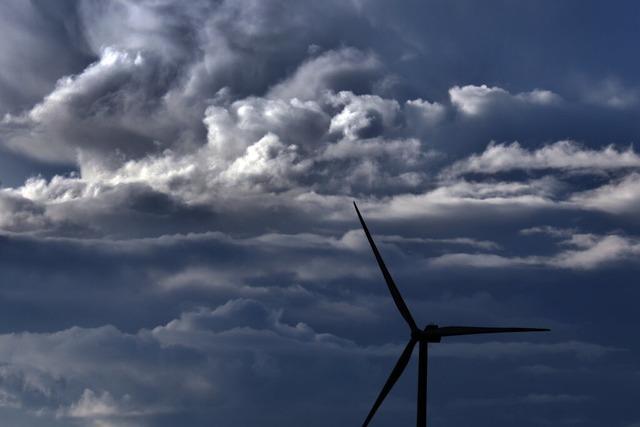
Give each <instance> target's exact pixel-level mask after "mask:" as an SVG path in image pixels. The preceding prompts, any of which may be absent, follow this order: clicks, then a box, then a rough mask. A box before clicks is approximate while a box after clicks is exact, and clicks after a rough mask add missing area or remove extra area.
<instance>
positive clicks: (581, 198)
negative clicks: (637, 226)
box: [571, 172, 640, 214]
mask: <svg viewBox="0 0 640 427" xmlns="http://www.w3.org/2000/svg"><path fill="white" fill-rule="evenodd" d="M571 202H573V203H575V204H576V205H578V206H581V207H583V208H587V209H594V210H599V211H604V212H609V213H612V214H634V213H637V212H638V211H640V174H638V173H636V172H633V173H630V174H629V175H627V176H625V177H624V178H622V179H621V180H619V181H617V182H612V183H609V184H605V185H603V186H601V187H598V188H596V189H594V190H588V191H583V192H581V193H576V194H574V195H573V196H572V197H571Z"/></svg>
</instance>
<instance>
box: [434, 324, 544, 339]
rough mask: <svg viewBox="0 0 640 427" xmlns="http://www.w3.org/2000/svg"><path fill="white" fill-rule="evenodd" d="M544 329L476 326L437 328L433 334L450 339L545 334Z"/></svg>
mask: <svg viewBox="0 0 640 427" xmlns="http://www.w3.org/2000/svg"><path fill="white" fill-rule="evenodd" d="M549 330H550V329H545V328H491V327H478V326H443V327H439V328H438V329H437V330H436V331H435V333H436V334H438V335H440V336H441V337H451V336H455V335H476V334H503V333H509V332H547V331H549Z"/></svg>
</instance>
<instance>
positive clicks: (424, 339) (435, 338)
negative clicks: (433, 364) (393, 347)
mask: <svg viewBox="0 0 640 427" xmlns="http://www.w3.org/2000/svg"><path fill="white" fill-rule="evenodd" d="M353 206H354V207H355V208H356V213H357V214H358V218H359V219H360V224H362V228H363V230H364V234H366V235H367V240H368V241H369V245H371V250H372V251H373V254H374V255H375V257H376V261H377V262H378V266H379V267H380V271H382V275H383V276H384V280H385V281H386V282H387V287H388V288H389V292H390V293H391V296H392V297H393V302H394V303H395V304H396V307H397V308H398V311H400V314H401V315H402V317H403V318H404V320H405V321H406V322H407V324H408V325H409V329H410V330H411V338H410V339H409V342H408V343H407V345H406V347H405V348H404V350H403V351H402V354H401V355H400V358H399V359H398V361H397V362H396V365H395V366H394V367H393V370H392V371H391V374H390V375H389V378H387V382H386V383H385V384H384V386H383V387H382V390H380V394H378V398H377V399H376V401H375V402H374V403H373V407H372V408H371V410H370V411H369V414H368V415H367V418H366V419H365V420H364V423H363V424H362V427H366V426H368V425H369V422H371V419H372V418H373V416H374V415H375V413H376V411H377V410H378V408H379V407H380V405H381V404H382V401H383V400H384V399H385V397H387V394H389V391H391V388H393V386H394V384H395V383H396V381H398V378H400V375H402V372H403V371H404V369H405V368H406V367H407V364H408V363H409V359H411V354H412V353H413V349H414V347H415V346H416V344H418V349H419V350H418V351H419V354H418V416H417V423H416V425H417V427H426V425H427V356H428V345H429V343H436V342H440V340H442V338H443V337H451V336H457V335H476V334H496V333H506V332H544V331H549V329H542V328H492V327H477V326H438V325H433V324H429V325H427V326H425V327H424V329H420V328H419V327H418V325H417V324H416V322H415V320H413V316H412V315H411V312H410V311H409V307H407V304H405V302H404V300H403V299H402V295H400V291H399V290H398V288H397V287H396V284H395V283H394V281H393V278H392V277H391V274H390V273H389V270H387V267H386V266H385V265H384V261H383V260H382V256H381V255H380V252H379V251H378V248H377V247H376V244H375V243H374V241H373V238H372V237H371V233H369V229H368V228H367V224H365V222H364V219H363V218H362V215H361V214H360V210H358V206H357V205H356V202H353Z"/></svg>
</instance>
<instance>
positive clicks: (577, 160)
mask: <svg viewBox="0 0 640 427" xmlns="http://www.w3.org/2000/svg"><path fill="white" fill-rule="evenodd" d="M638 167H640V156H638V155H637V154H636V152H635V151H634V150H633V148H631V147H630V148H628V149H627V150H625V151H621V150H618V149H617V148H616V147H614V146H612V145H609V146H606V147H602V148H601V149H600V150H590V149H587V148H584V147H581V146H580V145H579V144H578V143H576V142H573V141H559V142H555V143H553V144H550V145H545V146H543V147H541V148H538V149H536V150H533V151H530V150H527V149H524V148H522V146H521V145H520V144H519V143H518V142H513V143H511V144H495V143H491V144H489V145H488V146H487V148H486V149H485V151H484V152H483V153H482V154H480V155H476V154H474V155H471V156H470V157H468V158H466V159H464V160H460V161H458V162H456V163H454V164H453V165H451V166H450V167H449V168H448V169H447V170H446V171H445V174H446V175H448V176H458V175H462V174H465V173H482V174H495V173H498V172H507V171H512V170H517V169H522V170H527V171H529V170H541V169H559V170H561V171H571V170H586V171H607V170H616V169H626V168H638Z"/></svg>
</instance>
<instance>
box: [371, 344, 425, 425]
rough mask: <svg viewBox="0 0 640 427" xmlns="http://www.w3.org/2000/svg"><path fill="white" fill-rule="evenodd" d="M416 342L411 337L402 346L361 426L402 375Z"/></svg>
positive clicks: (374, 411)
mask: <svg viewBox="0 0 640 427" xmlns="http://www.w3.org/2000/svg"><path fill="white" fill-rule="evenodd" d="M416 342H418V341H417V340H416V339H414V338H411V339H410V340H409V342H408V343H407V346H406V347H405V348H404V350H403V351H402V354H401V355H400V358H399V359H398V361H397V362H396V366H394V367H393V370H392V371H391V374H390V375H389V378H387V382H386V383H384V386H383V387H382V390H380V394H379V395H378V398H377V399H376V401H375V402H374V404H373V407H371V410H370V411H369V415H367V419H366V420H364V424H362V427H367V425H369V422H370V421H371V419H372V418H373V416H374V415H375V413H376V411H377V410H378V407H380V405H381V404H382V401H383V400H384V398H385V397H387V394H389V391H391V388H393V385H394V384H395V383H396V381H398V378H400V375H402V372H403V371H404V368H406V367H407V363H409V359H411V352H412V351H413V347H415V345H416Z"/></svg>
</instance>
